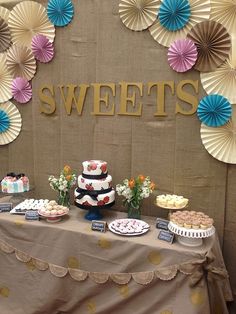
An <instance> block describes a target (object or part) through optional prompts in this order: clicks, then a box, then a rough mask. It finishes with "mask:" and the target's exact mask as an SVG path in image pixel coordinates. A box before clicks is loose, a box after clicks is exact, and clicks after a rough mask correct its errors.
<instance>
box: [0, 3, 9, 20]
mask: <svg viewBox="0 0 236 314" xmlns="http://www.w3.org/2000/svg"><path fill="white" fill-rule="evenodd" d="M9 14H10V10H8V9H6V8H4V7H2V6H0V17H1V18H2V19H4V21H6V22H7V21H8V18H9Z"/></svg>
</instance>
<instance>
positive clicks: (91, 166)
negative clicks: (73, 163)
mask: <svg viewBox="0 0 236 314" xmlns="http://www.w3.org/2000/svg"><path fill="white" fill-rule="evenodd" d="M82 165H83V173H82V174H81V175H79V176H78V188H77V189H75V204H76V206H78V207H79V208H82V209H88V210H89V211H90V213H91V211H92V212H93V213H95V210H96V209H97V210H99V209H102V208H106V207H111V206H112V205H114V202H115V191H114V189H113V188H112V177H111V175H109V174H108V171H107V162H105V161H102V160H88V161H84V162H83V163H82ZM97 213H98V212H97ZM95 216H96V215H95ZM86 218H87V219H89V220H91V219H94V215H86ZM97 219H98V216H97Z"/></svg>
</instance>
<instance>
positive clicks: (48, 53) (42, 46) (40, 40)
mask: <svg viewBox="0 0 236 314" xmlns="http://www.w3.org/2000/svg"><path fill="white" fill-rule="evenodd" d="M31 48H32V51H33V54H34V56H35V58H36V59H37V60H38V61H40V62H43V63H47V62H49V61H51V60H52V58H53V57H54V47H53V44H52V43H51V42H50V41H49V39H48V38H47V37H45V36H44V35H35V36H34V37H33V39H32V45H31Z"/></svg>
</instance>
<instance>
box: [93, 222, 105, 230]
mask: <svg viewBox="0 0 236 314" xmlns="http://www.w3.org/2000/svg"><path fill="white" fill-rule="evenodd" d="M91 229H92V230H93V231H100V232H106V231H107V223H106V221H102V220H92V225H91Z"/></svg>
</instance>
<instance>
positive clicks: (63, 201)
mask: <svg viewBox="0 0 236 314" xmlns="http://www.w3.org/2000/svg"><path fill="white" fill-rule="evenodd" d="M57 202H58V204H59V205H62V206H66V207H68V208H69V207H70V192H69V191H67V192H64V191H59V195H58V201H57Z"/></svg>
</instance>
